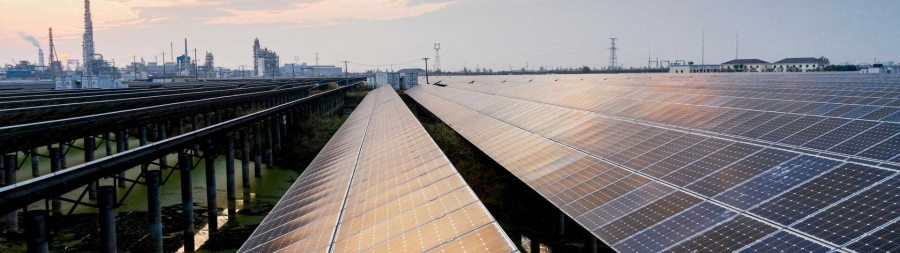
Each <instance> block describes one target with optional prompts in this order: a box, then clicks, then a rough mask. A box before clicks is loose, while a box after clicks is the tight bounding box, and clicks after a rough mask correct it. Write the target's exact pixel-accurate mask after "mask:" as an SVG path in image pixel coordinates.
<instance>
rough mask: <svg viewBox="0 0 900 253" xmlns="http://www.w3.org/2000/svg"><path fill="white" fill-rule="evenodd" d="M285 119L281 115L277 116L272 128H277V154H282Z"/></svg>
mask: <svg viewBox="0 0 900 253" xmlns="http://www.w3.org/2000/svg"><path fill="white" fill-rule="evenodd" d="M283 121H284V119H283V118H282V117H281V114H279V115H276V116H275V122H274V124H272V127H274V128H275V152H279V153H278V154H281V122H283Z"/></svg>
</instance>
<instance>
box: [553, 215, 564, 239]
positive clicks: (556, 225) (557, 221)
mask: <svg viewBox="0 0 900 253" xmlns="http://www.w3.org/2000/svg"><path fill="white" fill-rule="evenodd" d="M553 232H554V233H555V234H556V235H563V234H565V232H566V214H565V213H563V212H562V210H559V209H557V210H554V211H553Z"/></svg>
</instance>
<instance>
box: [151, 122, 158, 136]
mask: <svg viewBox="0 0 900 253" xmlns="http://www.w3.org/2000/svg"><path fill="white" fill-rule="evenodd" d="M152 134H153V139H154V140H159V124H156V123H153V133H152Z"/></svg>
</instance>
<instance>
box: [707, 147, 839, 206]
mask: <svg viewBox="0 0 900 253" xmlns="http://www.w3.org/2000/svg"><path fill="white" fill-rule="evenodd" d="M840 164H841V162H838V161H834V160H828V159H823V158H818V157H814V156H808V155H802V156H800V157H797V158H794V159H792V160H790V161H788V162H786V163H784V164H781V165H778V166H776V167H774V168H772V169H770V170H768V171H766V172H764V173H762V174H760V175H759V176H757V177H755V178H752V179H750V180H747V181H746V182H744V183H742V184H740V185H738V186H736V187H734V188H732V189H729V190H728V191H725V192H723V193H721V194H719V195H717V196H716V197H715V199H716V200H719V201H722V202H724V203H726V204H729V205H732V206H735V207H737V208H740V209H743V210H746V209H750V208H752V207H754V206H756V205H757V204H759V203H762V202H763V201H766V200H768V199H770V198H772V197H773V196H776V195H779V194H781V193H782V192H784V191H787V190H788V189H791V188H793V187H794V186H797V185H800V184H803V183H804V182H806V181H808V180H810V179H812V178H815V177H818V176H819V175H821V174H822V173H825V172H826V171H828V170H830V169H832V168H834V167H836V166H838V165H840Z"/></svg>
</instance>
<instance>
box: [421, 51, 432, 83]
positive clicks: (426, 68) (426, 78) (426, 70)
mask: <svg viewBox="0 0 900 253" xmlns="http://www.w3.org/2000/svg"><path fill="white" fill-rule="evenodd" d="M428 59H431V58H427V57H426V58H422V60H425V84H431V82H429V81H428Z"/></svg>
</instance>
